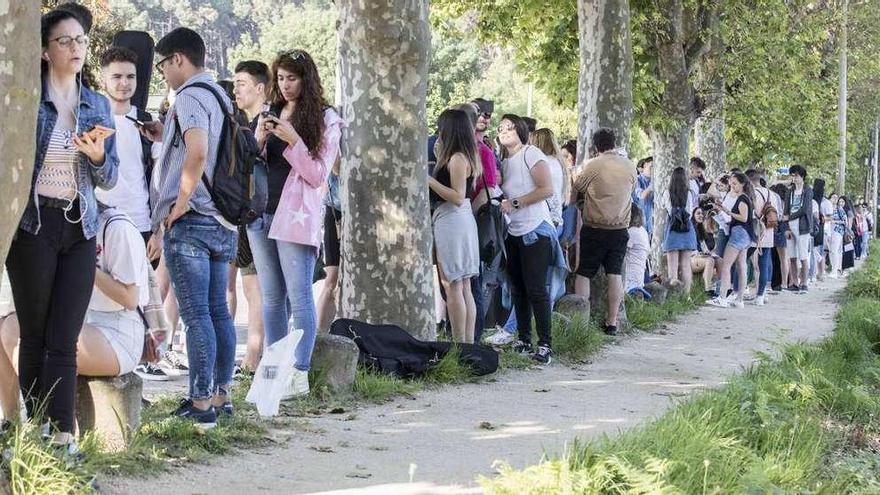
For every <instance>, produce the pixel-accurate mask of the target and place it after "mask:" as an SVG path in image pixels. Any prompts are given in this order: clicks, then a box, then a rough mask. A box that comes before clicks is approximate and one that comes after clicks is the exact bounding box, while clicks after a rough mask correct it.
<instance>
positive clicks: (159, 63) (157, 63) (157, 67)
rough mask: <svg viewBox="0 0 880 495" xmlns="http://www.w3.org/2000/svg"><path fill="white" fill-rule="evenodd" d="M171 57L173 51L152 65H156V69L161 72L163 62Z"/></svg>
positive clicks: (172, 56)
mask: <svg viewBox="0 0 880 495" xmlns="http://www.w3.org/2000/svg"><path fill="white" fill-rule="evenodd" d="M172 58H174V54H173V53H172V54H171V55H168V56H167V57H165V58H163V59H162V60H160V61H158V62H156V65H155V66H154V67H156V70H157V71H158V72H162V66H163V65H164V64H165V62H167V61H169V60H171V59H172Z"/></svg>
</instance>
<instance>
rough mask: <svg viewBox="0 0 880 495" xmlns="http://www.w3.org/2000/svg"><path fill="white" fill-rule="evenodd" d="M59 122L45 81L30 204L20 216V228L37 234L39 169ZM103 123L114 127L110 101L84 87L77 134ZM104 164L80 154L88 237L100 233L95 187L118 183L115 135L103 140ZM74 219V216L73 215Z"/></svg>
mask: <svg viewBox="0 0 880 495" xmlns="http://www.w3.org/2000/svg"><path fill="white" fill-rule="evenodd" d="M57 121H58V111H57V110H56V109H55V105H54V104H53V103H52V101H51V100H50V99H49V92H48V91H47V88H46V81H45V79H44V80H43V84H42V96H41V98H40V108H39V111H38V113H37V136H36V139H37V149H36V155H35V157H34V173H33V176H32V177H31V196H30V198H28V204H27V207H26V208H25V210H24V214H23V215H22V217H21V222H20V223H19V224H18V228H20V229H22V230H24V231H26V232H29V233H31V234H37V233H38V232H39V231H40V226H41V222H40V204H39V201H38V198H37V188H36V187H35V184H36V182H37V177H38V176H39V175H40V170H41V169H42V168H43V160H44V159H45V156H46V151H47V149H48V148H49V139H50V138H51V137H52V130H53V129H54V128H55V123H56V122H57ZM96 124H99V125H102V126H104V127H109V128H111V129H114V128H115V125H114V123H113V115H112V113H111V112H110V102H108V101H107V98H105V97H104V96H102V95H99V94H98V93H95V92H94V91H92V90H90V89H88V88H86V87H82V89H81V94H80V103H79V125H78V126H77V130H76V131H77V134H82V133H83V132H85V131H87V130H89V129H90V128H91V127H92V126H93V125H96ZM104 153H105V155H104V164H103V165H101V166H97V165H95V164H94V163H92V161H91V160H89V159H88V157H86V156H85V155H84V154H82V153H80V159H79V168H78V170H77V182H78V184H79V193H80V196H79V200H80V201H79V213H80V215H81V217H82V229H83V234H84V235H85V238H86V239H91V238H92V237H95V235H96V234H97V233H98V204H97V202H96V200H95V186H98V187H100V188H102V189H111V188H112V187H113V186H114V185H115V184H116V177H117V174H118V168H119V158H118V157H117V156H116V136H115V135H114V136H110V137H109V138H107V139H105V140H104ZM71 217H72V218H75V217H74V215H73V214H71Z"/></svg>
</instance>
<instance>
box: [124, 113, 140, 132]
mask: <svg viewBox="0 0 880 495" xmlns="http://www.w3.org/2000/svg"><path fill="white" fill-rule="evenodd" d="M125 118H127V119H128V120H130V121H131V122H132V123H133V124H134V125H135V126H137V127H138V128H141V129H143V127H144V123H143V122H141V121H140V120H138V119H136V118H134V117H132V116H131V115H126V116H125Z"/></svg>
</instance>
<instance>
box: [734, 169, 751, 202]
mask: <svg viewBox="0 0 880 495" xmlns="http://www.w3.org/2000/svg"><path fill="white" fill-rule="evenodd" d="M733 176H734V177H736V180H738V181H739V183H740V184H742V185H743V192H742V193H743V194H745V195H746V197H747V198H749V202H750V203H751V204H752V205H754V204H755V188H754V187H752V181H750V180H749V178H748V177H746V174H744V173H742V172H735V173H733Z"/></svg>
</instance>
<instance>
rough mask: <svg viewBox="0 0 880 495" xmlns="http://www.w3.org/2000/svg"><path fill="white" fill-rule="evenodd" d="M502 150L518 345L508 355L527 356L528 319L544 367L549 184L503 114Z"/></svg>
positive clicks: (551, 259) (542, 161)
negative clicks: (534, 330) (534, 334)
mask: <svg viewBox="0 0 880 495" xmlns="http://www.w3.org/2000/svg"><path fill="white" fill-rule="evenodd" d="M498 139H499V140H500V142H501V145H502V146H503V150H504V156H505V159H504V162H503V163H502V164H501V176H502V181H501V190H502V191H503V192H504V196H505V199H504V200H503V201H502V202H501V209H502V210H503V211H504V212H505V213H506V214H507V216H508V218H509V223H508V225H507V233H508V235H507V240H506V242H505V246H506V248H507V275H508V278H509V282H510V291H511V295H512V296H513V306H514V310H515V311H516V319H517V330H518V333H519V340H518V341H517V342H516V343H515V344H514V350H515V351H516V352H520V353H531V352H532V344H531V336H532V314H534V316H535V324H536V326H537V330H538V349H537V352H535V353H534V354H532V358H533V359H535V360H536V361H538V362H539V363H542V364H549V363H550V360H551V356H552V355H553V351H552V350H551V347H550V344H551V342H550V325H551V302H550V291H549V289H548V284H547V276H548V273H549V269H550V267H551V266H554V263H556V262H558V263H561V262H562V252H561V248H559V242H558V240H557V237H556V228H555V227H554V226H553V221H552V219H551V217H550V208H549V207H548V206H547V199H548V198H550V197H551V196H552V195H553V181H552V179H551V175H550V168H549V165H548V164H547V158H546V156H545V155H544V153H542V152H541V150H539V149H538V148H537V147H535V146H530V145H528V144H527V143H528V141H529V130H528V127H527V126H526V123H525V121H524V120H523V119H522V118H520V117H519V116H516V115H505V116H503V117H502V118H501V125H500V126H499V127H498Z"/></svg>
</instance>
